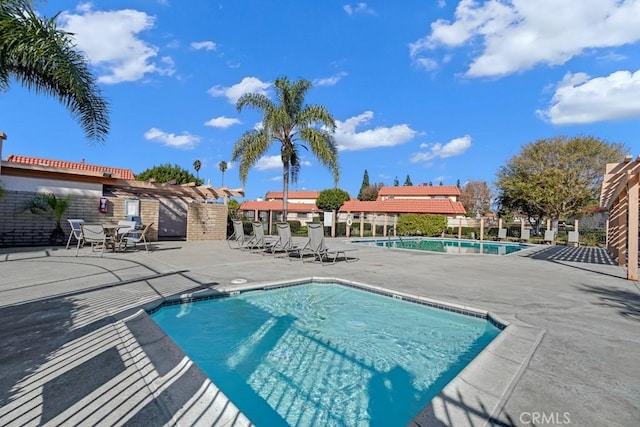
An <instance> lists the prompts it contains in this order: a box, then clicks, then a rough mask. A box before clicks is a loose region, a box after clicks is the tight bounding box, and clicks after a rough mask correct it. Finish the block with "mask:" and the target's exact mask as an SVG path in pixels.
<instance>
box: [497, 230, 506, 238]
mask: <svg viewBox="0 0 640 427" xmlns="http://www.w3.org/2000/svg"><path fill="white" fill-rule="evenodd" d="M498 240H507V229H506V228H500V229H498Z"/></svg>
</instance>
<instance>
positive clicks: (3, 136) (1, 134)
mask: <svg viewBox="0 0 640 427" xmlns="http://www.w3.org/2000/svg"><path fill="white" fill-rule="evenodd" d="M5 139H7V134H6V133H4V132H2V131H0V175H2V143H3V142H4V140H5Z"/></svg>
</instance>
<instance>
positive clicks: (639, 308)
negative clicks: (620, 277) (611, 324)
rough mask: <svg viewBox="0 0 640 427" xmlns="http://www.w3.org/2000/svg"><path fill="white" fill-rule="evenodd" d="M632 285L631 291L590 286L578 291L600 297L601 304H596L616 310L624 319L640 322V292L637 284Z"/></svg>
mask: <svg viewBox="0 0 640 427" xmlns="http://www.w3.org/2000/svg"><path fill="white" fill-rule="evenodd" d="M630 283H631V284H630V288H629V289H619V288H606V287H603V286H588V285H583V286H582V287H581V288H578V289H580V290H581V291H582V292H588V293H592V294H595V295H598V296H599V298H598V299H599V301H600V302H599V303H594V304H597V305H600V306H606V307H611V308H614V309H616V310H617V311H618V313H619V314H620V315H621V316H622V317H624V318H627V319H630V320H635V321H637V322H640V290H639V289H638V287H637V285H636V284H635V283H632V282H630Z"/></svg>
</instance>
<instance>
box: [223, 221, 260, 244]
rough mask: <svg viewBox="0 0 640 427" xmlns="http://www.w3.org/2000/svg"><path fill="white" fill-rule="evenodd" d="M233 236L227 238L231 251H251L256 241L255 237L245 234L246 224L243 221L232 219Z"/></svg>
mask: <svg viewBox="0 0 640 427" xmlns="http://www.w3.org/2000/svg"><path fill="white" fill-rule="evenodd" d="M231 222H232V223H233V234H232V235H231V236H229V237H228V238H227V243H228V244H229V247H230V248H231V249H240V250H244V249H250V247H251V244H252V242H253V240H254V238H253V236H247V235H246V234H244V224H243V223H242V220H239V219H232V220H231Z"/></svg>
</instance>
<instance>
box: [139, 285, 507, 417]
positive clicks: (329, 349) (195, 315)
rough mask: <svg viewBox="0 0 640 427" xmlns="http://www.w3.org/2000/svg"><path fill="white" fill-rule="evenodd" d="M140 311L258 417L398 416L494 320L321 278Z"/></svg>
mask: <svg viewBox="0 0 640 427" xmlns="http://www.w3.org/2000/svg"><path fill="white" fill-rule="evenodd" d="M151 316H152V318H153V319H154V320H155V321H156V322H157V323H158V324H159V325H160V327H161V328H162V329H163V330H164V331H165V332H166V333H167V335H169V336H170V337H171V338H172V339H173V340H174V341H175V342H176V344H177V345H178V346H179V347H180V348H181V349H182V350H183V351H184V352H185V353H186V354H187V355H188V356H189V357H190V358H191V359H192V360H193V361H194V362H195V363H196V364H197V365H198V366H199V367H200V368H201V369H202V370H203V371H204V372H205V373H206V374H207V375H208V376H209V378H211V380H212V381H213V382H214V383H215V384H216V385H217V386H218V387H219V388H220V389H221V390H222V391H223V392H224V393H225V394H226V395H227V397H228V398H229V399H230V400H231V401H233V402H234V404H235V405H236V406H237V407H238V408H239V409H240V410H241V411H242V412H243V413H244V414H245V415H246V416H247V417H248V418H249V419H250V420H251V421H252V422H253V423H254V424H256V425H258V426H287V425H322V426H342V425H345V426H368V425H381V426H390V425H405V424H406V423H407V422H409V421H410V420H411V419H412V418H413V417H414V416H415V415H417V414H418V413H419V412H420V410H421V409H422V408H423V407H424V406H425V405H427V403H428V402H429V401H430V400H431V399H432V398H433V397H434V396H436V395H437V394H438V393H439V392H440V391H441V390H442V389H443V388H444V386H445V385H446V384H447V383H449V382H450V381H451V380H452V379H453V378H454V377H455V376H456V375H457V374H458V373H459V372H460V371H461V370H462V369H463V368H464V367H465V366H466V365H467V364H469V362H470V361H471V360H472V359H473V358H474V357H476V355H478V353H480V351H482V349H484V348H485V347H486V346H487V345H488V344H489V343H490V342H491V340H492V339H493V338H495V337H496V336H497V335H498V334H499V332H500V331H499V329H497V328H496V327H495V326H493V325H492V324H491V323H490V322H488V321H487V320H485V319H480V318H475V317H471V316H466V315H462V314H457V313H453V312H448V311H444V310H438V309H434V308H430V307H427V306H423V305H420V304H416V303H412V302H408V301H403V300H399V299H394V298H391V297H388V296H382V295H377V294H374V293H371V292H366V291H362V290H359V289H354V288H351V287H347V286H342V285H339V284H322V283H309V284H303V285H297V286H289V287H285V288H279V289H274V290H268V291H264V290H257V291H251V292H244V293H241V294H239V295H236V296H232V297H227V298H218V299H214V300H207V301H198V302H192V303H187V304H181V305H170V306H164V307H162V308H161V309H160V310H158V311H156V312H155V313H153V314H152V315H151Z"/></svg>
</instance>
